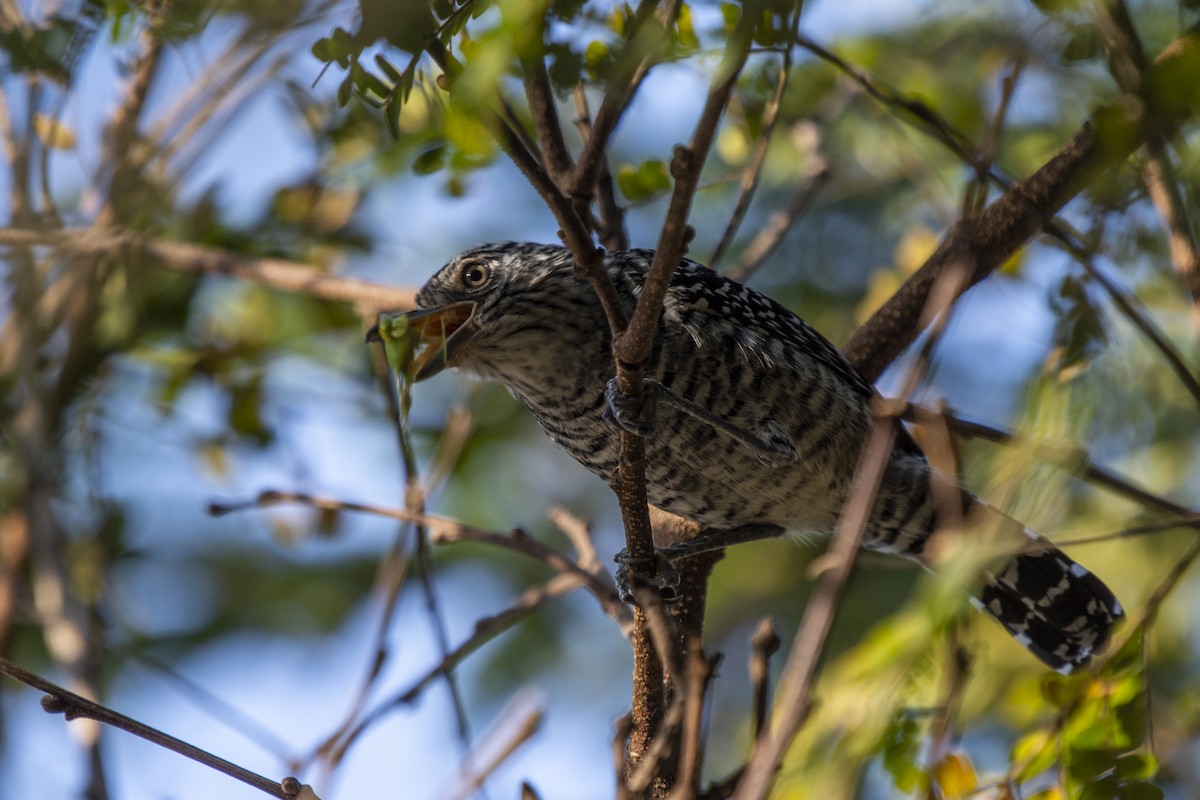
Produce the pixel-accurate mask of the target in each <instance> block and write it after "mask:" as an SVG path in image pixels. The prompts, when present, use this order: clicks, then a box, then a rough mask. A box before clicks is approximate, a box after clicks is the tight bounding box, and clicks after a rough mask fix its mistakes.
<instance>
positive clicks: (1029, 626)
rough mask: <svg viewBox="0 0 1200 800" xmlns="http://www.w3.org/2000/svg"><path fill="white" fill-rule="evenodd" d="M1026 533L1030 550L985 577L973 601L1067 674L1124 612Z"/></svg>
mask: <svg viewBox="0 0 1200 800" xmlns="http://www.w3.org/2000/svg"><path fill="white" fill-rule="evenodd" d="M1026 533H1027V534H1028V535H1029V537H1030V538H1031V539H1032V540H1033V541H1032V543H1031V544H1030V546H1029V547H1028V549H1027V550H1026V551H1025V552H1023V553H1021V554H1020V555H1016V556H1014V557H1013V558H1012V559H1011V560H1010V561H1009V562H1008V563H1007V564H1006V565H1005V566H1004V567H1003V568H1002V569H1000V570H999V571H997V572H996V573H995V574H994V575H991V576H989V580H988V583H987V584H986V585H985V586H984V587H983V591H981V592H980V594H979V598H978V599H977V600H975V603H976V605H977V606H978V607H979V608H981V609H982V610H984V611H986V612H987V613H988V614H990V615H992V616H993V617H995V618H996V620H997V621H998V622H999V623H1000V624H1001V625H1003V626H1004V628H1005V630H1007V631H1008V632H1009V633H1010V634H1011V635H1012V637H1013V638H1014V639H1016V640H1017V641H1018V642H1020V643H1021V644H1022V645H1024V646H1025V647H1027V648H1028V649H1029V652H1031V653H1033V654H1034V655H1035V656H1037V657H1038V658H1039V659H1041V661H1043V662H1044V663H1045V664H1046V665H1048V666H1049V667H1050V668H1051V669H1053V670H1055V671H1056V672H1059V673H1061V674H1063V675H1069V674H1070V673H1071V672H1072V671H1073V670H1075V669H1076V668H1078V667H1083V666H1086V665H1087V664H1088V663H1089V662H1090V661H1091V660H1092V655H1093V654H1094V653H1096V652H1098V651H1099V650H1100V649H1102V648H1103V647H1104V645H1105V644H1107V643H1108V639H1109V636H1110V635H1111V633H1112V627H1113V625H1114V624H1115V623H1116V622H1117V620H1119V619H1121V617H1122V616H1124V613H1125V612H1124V611H1123V610H1122V608H1121V604H1120V603H1119V602H1118V601H1117V598H1116V597H1114V596H1113V593H1112V592H1111V591H1110V590H1109V588H1108V587H1107V586H1105V585H1104V583H1103V582H1102V581H1101V580H1100V579H1099V578H1097V577H1096V576H1095V575H1093V574H1092V573H1090V572H1088V571H1087V569H1085V568H1084V567H1082V566H1080V565H1079V564H1077V563H1075V562H1074V561H1072V560H1071V559H1070V558H1069V557H1068V556H1067V555H1066V554H1065V553H1063V552H1062V551H1061V550H1059V549H1058V548H1057V547H1055V546H1054V545H1053V544H1051V543H1050V542H1048V541H1047V540H1045V539H1043V538H1042V537H1040V536H1038V535H1037V534H1035V533H1033V532H1032V531H1029V530H1028V529H1026Z"/></svg>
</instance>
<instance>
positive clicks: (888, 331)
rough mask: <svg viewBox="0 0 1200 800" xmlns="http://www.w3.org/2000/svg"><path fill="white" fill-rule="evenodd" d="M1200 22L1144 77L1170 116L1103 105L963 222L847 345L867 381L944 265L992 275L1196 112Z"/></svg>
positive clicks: (889, 355) (906, 337)
mask: <svg viewBox="0 0 1200 800" xmlns="http://www.w3.org/2000/svg"><path fill="white" fill-rule="evenodd" d="M1198 54H1200V25H1194V26H1192V27H1191V28H1189V29H1188V31H1187V32H1186V33H1184V34H1183V35H1182V36H1181V37H1179V38H1178V39H1176V40H1175V41H1174V42H1173V43H1172V44H1171V45H1169V46H1168V47H1167V48H1166V49H1165V50H1164V51H1163V53H1162V54H1161V55H1160V56H1159V57H1158V59H1157V60H1156V61H1155V63H1154V66H1153V67H1151V68H1150V70H1149V74H1148V75H1147V80H1148V81H1150V82H1153V83H1154V84H1155V85H1159V86H1169V87H1172V90H1173V91H1175V92H1177V94H1178V96H1177V97H1175V98H1173V100H1174V102H1173V103H1172V104H1171V107H1170V112H1171V113H1170V115H1166V114H1162V113H1160V114H1158V115H1156V117H1155V118H1154V120H1153V122H1154V123H1157V124H1155V125H1151V124H1150V123H1151V119H1150V118H1149V117H1148V114H1147V112H1146V111H1145V109H1144V107H1142V108H1131V107H1130V104H1128V103H1124V102H1122V101H1120V99H1117V100H1114V101H1111V102H1109V103H1108V104H1106V105H1104V106H1102V107H1101V108H1100V109H1098V110H1097V112H1096V113H1095V114H1094V115H1093V118H1092V120H1091V121H1090V122H1089V123H1088V124H1087V125H1085V126H1084V127H1083V129H1082V130H1080V131H1079V132H1078V133H1076V134H1075V136H1074V137H1072V138H1071V140H1070V141H1069V142H1067V143H1066V144H1065V145H1063V146H1062V148H1060V149H1059V151H1058V152H1057V153H1056V154H1055V155H1054V156H1053V157H1051V159H1050V160H1049V161H1047V162H1046V164H1045V165H1044V166H1042V168H1041V169H1039V170H1038V171H1037V172H1035V173H1034V174H1033V175H1031V176H1029V177H1028V178H1026V179H1024V180H1022V181H1020V182H1018V183H1017V184H1015V185H1014V186H1013V187H1012V188H1011V189H1009V190H1008V191H1007V192H1005V194H1004V195H1002V196H1001V197H1000V198H999V199H997V200H996V201H995V202H994V203H992V204H991V205H990V206H988V207H987V209H985V210H984V211H983V213H982V214H980V216H979V218H978V219H976V220H961V221H960V222H959V224H958V225H957V226H955V228H954V229H953V230H951V231H950V233H949V234H947V235H946V237H945V238H943V240H942V241H941V243H940V244H939V245H938V247H937V249H936V250H935V251H934V253H933V255H931V256H930V257H929V258H928V259H927V260H926V262H925V264H924V265H923V266H922V267H921V268H920V269H918V270H917V272H916V273H915V274H914V275H913V276H912V277H910V278H909V279H908V280H907V281H905V283H904V284H903V285H902V286H901V287H900V289H899V291H897V292H896V293H895V294H894V295H893V296H892V297H891V298H890V299H889V300H888V301H887V302H886V303H884V305H883V306H882V307H881V308H880V309H879V310H878V311H876V312H875V314H874V315H872V317H871V318H870V319H869V320H867V322H866V323H865V324H864V325H863V326H862V327H860V328H859V329H858V330H857V331H856V332H855V333H854V335H853V336H852V337H851V338H850V341H849V342H848V343H847V345H846V347H845V352H846V354H847V356H848V357H849V358H850V360H851V361H852V362H853V363H855V365H856V366H858V367H859V371H860V372H862V373H863V374H864V375H865V376H866V377H867V378H869V379H874V378H877V377H878V376H879V374H880V372H882V370H883V368H884V367H885V366H886V365H888V364H890V363H891V362H892V361H893V360H894V359H895V357H896V356H897V355H898V354H899V353H900V352H901V351H902V350H903V349H904V348H905V347H907V346H908V345H909V343H911V342H912V341H913V339H914V338H915V337H916V335H917V333H918V332H919V329H918V328H916V327H915V326H914V325H913V324H912V320H913V316H914V314H913V312H914V310H915V309H917V308H920V307H921V306H922V305H923V304H924V300H925V298H926V297H927V295H928V293H929V291H930V289H931V288H932V286H933V285H934V283H935V282H936V277H937V276H938V275H939V274H941V272H942V270H944V269H945V268H946V267H947V265H949V264H952V263H955V262H957V261H959V260H960V259H963V258H964V257H966V259H967V261H968V263H971V264H972V272H971V275H970V280H969V281H968V282H967V286H968V287H969V286H973V285H974V284H976V283H978V282H979V281H981V280H983V279H985V278H986V277H988V276H989V275H990V274H991V273H992V271H993V270H994V269H995V268H996V267H997V266H999V265H1000V264H1002V263H1004V261H1005V260H1006V259H1007V258H1009V257H1010V256H1011V255H1012V254H1013V253H1015V252H1016V251H1017V250H1018V249H1019V248H1020V247H1022V246H1024V245H1025V244H1026V243H1027V242H1028V241H1029V239H1030V238H1032V237H1033V236H1034V235H1035V234H1036V233H1037V232H1038V231H1039V230H1041V229H1042V228H1043V226H1045V224H1046V223H1047V222H1049V221H1050V220H1051V219H1052V218H1053V217H1054V214H1056V213H1057V212H1058V210H1059V209H1060V208H1062V206H1063V205H1065V204H1066V202H1067V201H1068V200H1070V199H1071V198H1072V197H1074V196H1075V195H1076V194H1078V193H1079V192H1080V191H1081V190H1082V189H1083V187H1085V186H1087V185H1089V184H1090V183H1091V182H1092V181H1093V180H1095V178H1096V177H1097V176H1098V175H1100V174H1101V173H1103V172H1104V171H1106V170H1108V169H1110V168H1111V167H1113V166H1114V165H1116V164H1118V163H1120V162H1121V161H1123V160H1125V159H1126V158H1127V157H1128V156H1129V154H1130V153H1132V152H1133V150H1134V149H1135V148H1136V147H1137V146H1138V145H1139V144H1141V142H1142V141H1144V140H1145V138H1146V136H1147V135H1148V133H1149V130H1148V129H1153V130H1156V131H1157V132H1159V133H1161V134H1162V135H1164V136H1165V135H1168V134H1169V133H1170V132H1172V131H1173V130H1175V129H1176V128H1177V126H1178V125H1179V124H1180V123H1181V122H1182V121H1184V120H1185V119H1186V118H1187V117H1188V116H1189V115H1190V113H1191V108H1193V107H1195V106H1196V105H1200V104H1197V103H1195V102H1192V101H1195V100H1196V99H1197V98H1198V97H1200V82H1197V81H1196V80H1195V79H1194V77H1195V74H1194V73H1195V61H1196V59H1197V58H1198V57H1200V55H1198Z"/></svg>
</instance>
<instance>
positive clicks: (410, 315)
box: [367, 300, 475, 382]
mask: <svg viewBox="0 0 1200 800" xmlns="http://www.w3.org/2000/svg"><path fill="white" fill-rule="evenodd" d="M474 313H475V303H473V302H471V301H470V300H465V301H463V302H461V303H451V304H450V305H447V306H439V307H437V308H422V309H420V310H418V311H409V312H407V313H405V314H393V315H384V316H385V317H386V318H387V319H391V320H394V319H396V318H397V317H403V318H404V319H405V321H406V323H407V326H408V330H413V331H416V332H417V334H418V335H419V336H420V342H419V344H418V347H417V352H416V355H415V356H414V357H413V359H412V362H411V364H410V365H409V374H410V375H411V376H412V379H413V381H414V382H415V381H423V380H425V379H426V378H432V377H433V376H434V375H437V374H438V373H439V372H441V371H442V370H444V369H445V368H446V367H448V366H451V365H452V364H453V363H454V357H455V355H457V354H458V353H459V351H461V350H462V348H463V345H465V344H466V343H467V342H468V341H470V339H471V335H472V332H473V330H474V326H471V327H468V326H467V323H468V322H469V321H470V319H471V316H472V315H473V314H474ZM383 339H384V334H383V333H381V332H380V330H379V325H375V326H374V327H372V328H371V330H369V331H367V341H368V342H382V341H383Z"/></svg>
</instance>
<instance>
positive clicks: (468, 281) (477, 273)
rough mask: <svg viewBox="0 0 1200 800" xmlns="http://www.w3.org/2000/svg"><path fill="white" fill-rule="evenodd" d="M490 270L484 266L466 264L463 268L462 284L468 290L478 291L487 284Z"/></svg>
mask: <svg viewBox="0 0 1200 800" xmlns="http://www.w3.org/2000/svg"><path fill="white" fill-rule="evenodd" d="M490 276H491V270H489V269H488V268H487V266H486V265H484V264H467V265H466V266H465V267H463V271H462V282H463V286H465V287H467V288H468V289H478V288H479V287H480V286H483V285H484V284H485V283H487V280H488V278H489V277H490Z"/></svg>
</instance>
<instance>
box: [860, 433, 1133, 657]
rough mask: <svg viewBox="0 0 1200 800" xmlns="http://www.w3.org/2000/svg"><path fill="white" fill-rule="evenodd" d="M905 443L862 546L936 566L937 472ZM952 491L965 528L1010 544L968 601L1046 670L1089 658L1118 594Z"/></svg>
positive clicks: (1107, 631) (1116, 610) (1106, 632)
mask: <svg viewBox="0 0 1200 800" xmlns="http://www.w3.org/2000/svg"><path fill="white" fill-rule="evenodd" d="M906 441H907V440H902V441H901V444H900V445H899V446H897V449H896V452H895V453H894V454H893V457H892V461H891V463H890V464H889V465H888V470H887V472H886V474H885V475H884V480H883V485H882V486H881V487H880V492H879V497H878V498H877V500H876V504H875V509H874V512H873V515H872V519H871V524H870V525H869V527H868V531H867V536H866V537H865V539H864V541H863V547H865V548H867V549H870V550H877V551H881V552H886V553H893V554H895V555H899V556H904V557H906V558H911V559H914V560H916V561H918V562H920V563H922V564H925V565H926V566H929V567H931V568H934V569H936V568H937V562H936V559H932V560H931V558H930V556H931V555H933V554H932V553H928V552H926V551H927V546H928V545H929V544H930V542H931V541H933V540H934V539H935V538H936V537H935V535H934V534H935V532H936V530H937V518H938V509H937V506H936V503H935V502H934V491H933V481H934V480H937V478H936V476H935V475H934V474H933V473H932V472H931V470H930V467H929V464H928V463H927V462H926V461H925V458H924V456H923V455H921V453H920V451H919V450H917V449H916V446H915V444H908V445H906V444H905V442H906ZM947 488H949V486H948V485H947ZM959 491H961V497H962V520H963V521H964V523H965V529H964V530H965V532H968V533H973V534H976V535H983V534H985V532H987V531H989V530H990V531H991V532H992V537H994V538H993V543H994V544H995V545H997V546H1000V547H1006V548H1007V546H1008V545H1010V544H1011V545H1014V546H1013V547H1012V549H1011V550H1009V551H1008V552H1013V553H1014V555H1013V556H1011V557H1010V558H1009V559H1008V560H1007V561H1003V560H999V561H997V562H996V567H998V568H997V569H995V570H994V571H993V572H990V573H988V574H987V578H986V583H985V584H984V586H983V588H982V590H981V591H980V592H979V596H978V598H972V599H973V600H974V602H975V605H976V606H978V607H979V608H980V609H982V610H983V611H986V612H987V613H988V614H990V615H991V616H993V617H995V618H996V620H997V621H998V622H999V623H1000V624H1001V625H1003V626H1004V628H1005V630H1007V631H1008V632H1009V633H1010V634H1011V635H1012V637H1013V638H1014V639H1016V640H1017V641H1018V642H1020V643H1021V644H1022V645H1024V646H1025V647H1027V648H1028V649H1029V651H1030V652H1031V653H1033V655H1035V656H1037V657H1038V658H1039V659H1040V660H1041V661H1043V662H1044V663H1045V664H1046V665H1047V666H1049V667H1050V668H1051V669H1053V670H1055V671H1057V672H1060V673H1062V674H1064V675H1067V674H1070V673H1071V672H1072V671H1073V670H1075V669H1077V668H1079V667H1082V666H1085V665H1086V664H1088V662H1090V661H1091V660H1092V655H1093V654H1095V653H1097V652H1099V651H1100V650H1101V649H1102V648H1103V647H1104V645H1105V644H1107V643H1108V640H1109V637H1110V636H1111V635H1112V628H1113V625H1114V624H1115V623H1116V622H1117V620H1119V619H1120V618H1121V617H1122V616H1123V614H1124V612H1123V611H1122V609H1121V604H1120V603H1119V602H1117V598H1115V597H1114V596H1113V593H1112V592H1111V591H1110V590H1109V588H1108V587H1107V586H1105V585H1104V583H1103V582H1102V581H1101V580H1100V579H1099V578H1097V577H1096V576H1095V575H1093V574H1092V573H1090V572H1088V571H1087V570H1086V569H1085V568H1084V567H1082V566H1080V565H1079V564H1077V563H1075V562H1074V561H1073V560H1071V558H1070V557H1068V556H1067V555H1066V554H1065V553H1063V552H1062V551H1061V550H1059V549H1058V548H1057V547H1055V546H1054V545H1053V544H1051V543H1050V542H1049V541H1047V540H1046V539H1043V538H1042V537H1041V536H1038V535H1037V534H1036V533H1034V532H1033V531H1031V530H1029V529H1028V528H1026V527H1024V526H1023V525H1021V524H1020V523H1019V522H1017V521H1016V520H1014V519H1012V518H1011V517H1008V516H1007V515H1005V514H1004V513H1002V512H1000V511H998V510H996V509H994V508H992V507H990V506H988V505H987V504H986V503H984V502H982V501H981V500H979V499H978V498H977V497H975V496H974V495H972V494H971V493H970V492H967V491H965V490H961V489H960V490H959ZM1022 533H1024V535H1022Z"/></svg>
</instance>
